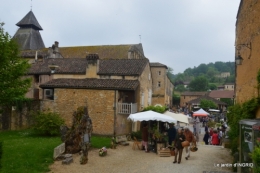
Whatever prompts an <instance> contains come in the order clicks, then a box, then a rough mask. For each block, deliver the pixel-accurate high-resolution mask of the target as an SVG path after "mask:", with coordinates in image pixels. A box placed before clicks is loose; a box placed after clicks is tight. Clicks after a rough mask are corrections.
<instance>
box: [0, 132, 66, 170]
mask: <svg viewBox="0 0 260 173" xmlns="http://www.w3.org/2000/svg"><path fill="white" fill-rule="evenodd" d="M0 141H3V146H2V147H3V154H2V170H1V171H0V172H3V173H6V172H8V173H21V172H26V173H27V172H30V173H36V172H49V171H50V170H49V165H50V164H52V163H53V149H54V148H55V147H57V146H58V145H60V144H61V140H60V137H43V136H38V135H35V134H34V133H32V131H31V130H20V131H4V132H1V135H0Z"/></svg>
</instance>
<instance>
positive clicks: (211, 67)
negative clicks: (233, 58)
mask: <svg viewBox="0 0 260 173" xmlns="http://www.w3.org/2000/svg"><path fill="white" fill-rule="evenodd" d="M171 72H172V69H171V70H170V71H169V72H168V76H169V78H170V80H171V81H172V82H173V84H174V85H175V87H176V86H178V85H184V84H185V83H186V82H191V81H193V80H194V79H196V78H197V77H203V78H205V79H207V81H208V83H209V84H215V85H221V84H224V83H234V82H235V63H234V62H220V61H217V62H215V63H209V64H200V65H199V66H198V67H193V68H187V69H186V70H184V72H183V73H178V74H172V73H171ZM225 72H228V73H230V76H228V77H226V76H225V77H223V76H222V77H220V76H221V74H223V73H225ZM209 89H210V88H209Z"/></svg>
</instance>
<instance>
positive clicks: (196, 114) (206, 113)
mask: <svg viewBox="0 0 260 173" xmlns="http://www.w3.org/2000/svg"><path fill="white" fill-rule="evenodd" d="M208 115H209V113H208V112H206V111H204V110H203V109H202V108H201V109H199V110H197V111H195V112H193V116H195V117H196V116H201V117H206V116H208Z"/></svg>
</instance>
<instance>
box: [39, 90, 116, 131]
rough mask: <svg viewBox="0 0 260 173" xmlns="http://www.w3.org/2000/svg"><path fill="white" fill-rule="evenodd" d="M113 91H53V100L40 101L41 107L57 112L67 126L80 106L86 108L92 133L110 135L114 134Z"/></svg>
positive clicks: (70, 123)
mask: <svg viewBox="0 0 260 173" xmlns="http://www.w3.org/2000/svg"><path fill="white" fill-rule="evenodd" d="M114 96H115V91H113V90H92V89H61V88H55V89H54V100H44V101H42V105H41V107H42V108H43V109H45V110H47V109H50V110H53V111H55V112H58V113H59V114H60V115H61V116H62V118H64V119H65V122H66V124H67V125H68V126H71V125H72V114H73V112H74V111H76V110H77V108H78V107H80V106H88V111H89V116H90V117H91V119H92V123H93V133H98V134H102V135H112V134H113V133H114V113H115V112H114V109H113V107H114Z"/></svg>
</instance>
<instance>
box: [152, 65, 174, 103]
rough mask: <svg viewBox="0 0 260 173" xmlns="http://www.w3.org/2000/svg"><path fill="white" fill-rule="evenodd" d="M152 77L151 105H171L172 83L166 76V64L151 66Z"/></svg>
mask: <svg viewBox="0 0 260 173" xmlns="http://www.w3.org/2000/svg"><path fill="white" fill-rule="evenodd" d="M151 73H152V79H153V94H152V103H153V105H162V106H165V105H167V106H171V105H172V92H173V84H172V83H171V82H170V80H169V78H168V77H167V68H166V66H161V67H159V66H157V67H155V66H152V67H151Z"/></svg>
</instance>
